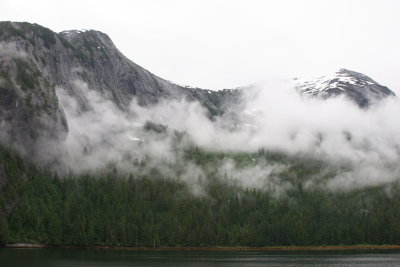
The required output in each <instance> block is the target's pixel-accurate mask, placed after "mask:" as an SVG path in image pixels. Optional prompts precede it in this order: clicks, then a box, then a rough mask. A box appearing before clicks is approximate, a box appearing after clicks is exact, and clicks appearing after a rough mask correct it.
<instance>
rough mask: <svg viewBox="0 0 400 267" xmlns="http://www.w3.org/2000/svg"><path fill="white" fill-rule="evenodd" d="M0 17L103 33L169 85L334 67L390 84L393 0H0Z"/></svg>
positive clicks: (397, 81)
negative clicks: (353, 71)
mask: <svg viewBox="0 0 400 267" xmlns="http://www.w3.org/2000/svg"><path fill="white" fill-rule="evenodd" d="M0 20H11V21H27V22H31V23H38V24H41V25H42V26H45V27H48V28H50V29H52V30H54V31H57V32H58V31H63V30H69V29H82V28H84V29H96V30H99V31H102V32H105V33H107V34H108V35H109V36H110V37H111V39H112V40H113V41H114V43H115V44H116V46H117V47H118V48H119V49H120V50H121V51H122V52H123V53H124V54H125V55H126V56H127V57H128V58H130V59H131V60H132V61H134V62H135V63H137V64H139V65H141V66H143V67H145V68H146V69H148V70H150V71H151V72H153V73H155V74H156V75H158V76H161V77H162V78H165V79H167V80H171V81H173V82H176V83H179V84H185V85H191V86H198V87H202V88H210V89H222V88H235V87H238V86H242V85H247V84H250V83H254V82H257V81H260V80H264V79H270V78H277V77H297V76H304V75H306V76H309V75H310V76H318V75H320V74H324V73H326V72H331V71H334V70H336V69H339V68H341V67H343V68H348V69H351V70H355V71H359V72H362V73H364V74H366V75H368V76H370V77H371V78H373V79H375V80H376V81H378V82H379V83H381V84H383V85H386V86H388V87H389V88H391V89H392V90H394V91H396V92H397V93H399V92H400V31H399V30H400V1H398V0H275V1H267V0H264V1H256V0H244V1H240V0H238V1H234V0H226V1H225V0H221V1H218V0H198V1H194V0H171V1H170V0H158V1H157V0H133V1H128V0H127V1H123V0H113V1H103V0H93V1H91V0H87V1H84V0H80V1H77V0H68V1H60V0H59V1H55V0H35V1H32V0H31V1H29V0H25V1H24V0H0Z"/></svg>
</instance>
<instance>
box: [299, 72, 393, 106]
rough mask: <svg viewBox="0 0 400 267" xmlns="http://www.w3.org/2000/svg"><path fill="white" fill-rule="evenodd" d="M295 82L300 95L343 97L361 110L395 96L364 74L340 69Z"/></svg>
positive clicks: (325, 97) (324, 97) (326, 97)
mask: <svg viewBox="0 0 400 267" xmlns="http://www.w3.org/2000/svg"><path fill="white" fill-rule="evenodd" d="M296 81H297V86H296V87H297V90H298V91H299V93H300V94H301V95H304V96H313V97H317V98H322V99H328V98H332V97H336V96H345V97H347V98H348V99H350V100H352V101H353V102H354V103H356V104H357V105H358V106H359V107H361V108H367V107H369V106H370V105H372V104H375V103H378V102H379V101H380V100H382V99H385V98H386V97H390V96H395V94H394V93H393V92H392V91H391V90H390V89H389V88H387V87H386V86H382V85H380V84H379V83H377V82H376V81H374V80H372V79H371V78H369V77H368V76H366V75H364V74H361V73H358V72H355V71H351V70H347V69H340V70H339V71H337V72H335V73H334V74H333V75H332V76H322V77H319V78H316V79H311V80H306V81H304V80H303V81H302V80H298V79H296Z"/></svg>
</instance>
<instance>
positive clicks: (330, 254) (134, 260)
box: [0, 248, 400, 267]
mask: <svg viewBox="0 0 400 267" xmlns="http://www.w3.org/2000/svg"><path fill="white" fill-rule="evenodd" d="M0 266H4V267H8V266H10V267H12V266H34V267H35V266H41V267H42V266H43V267H46V266H61V267H63V266H74V267H83V266H85V267H86V266H113V267H125V266H383V267H387V266H400V252H398V251H298V252H282V251H275V252H269V251H268V252H266V251H126V250H125V251H116V250H84V249H6V248H3V249H0Z"/></svg>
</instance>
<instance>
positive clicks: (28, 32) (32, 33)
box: [0, 21, 56, 49]
mask: <svg viewBox="0 0 400 267" xmlns="http://www.w3.org/2000/svg"><path fill="white" fill-rule="evenodd" d="M15 25H16V26H15ZM15 25H13V24H12V23H11V22H8V21H4V22H0V37H3V38H4V37H10V38H15V37H20V38H23V39H26V40H28V42H29V43H30V44H32V45H35V39H34V38H35V37H37V38H40V39H41V40H42V41H43V45H44V46H45V47H46V48H47V49H50V48H51V47H52V46H53V45H55V44H56V38H55V33H53V32H52V31H51V30H49V29H47V28H45V27H42V26H40V25H38V24H30V23H27V22H21V23H18V24H15Z"/></svg>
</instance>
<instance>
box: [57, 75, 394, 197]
mask: <svg viewBox="0 0 400 267" xmlns="http://www.w3.org/2000/svg"><path fill="white" fill-rule="evenodd" d="M74 85H75V87H76V88H77V89H78V90H79V91H81V93H82V95H83V96H84V98H85V99H86V101H87V107H86V108H85V109H83V107H81V106H79V104H78V101H76V99H74V97H72V96H70V95H69V94H68V92H67V91H66V90H64V89H63V88H61V87H59V88H57V95H58V97H59V100H60V103H61V106H62V107H63V109H64V112H65V114H66V117H67V120H68V124H69V134H68V137H67V139H66V141H65V144H64V149H65V150H66V151H67V153H65V155H67V156H63V157H62V159H61V161H62V164H63V165H65V166H67V168H69V169H70V170H73V171H74V172H77V173H82V172H96V171H99V170H102V169H104V168H108V167H110V166H114V167H116V168H118V169H120V170H123V171H125V172H133V173H138V174H145V173H148V172H149V170H150V169H152V168H157V170H158V171H160V172H161V173H162V174H163V175H164V176H165V177H171V178H175V179H176V178H179V179H181V180H182V181H185V182H186V183H187V184H188V185H189V188H191V190H192V192H193V193H194V194H195V195H202V194H203V190H202V184H204V183H205V181H206V177H207V175H208V172H207V170H204V169H202V166H199V165H197V164H196V163H194V162H192V161H187V160H186V159H185V149H187V148H188V147H196V148H199V149H201V150H204V151H207V152H209V153H225V154H226V155H230V154H235V153H242V154H243V153H244V154H245V153H248V155H249V160H250V162H254V164H247V165H246V166H237V164H236V163H235V161H233V160H231V159H230V158H229V156H227V157H223V158H222V159H219V160H218V162H217V166H216V170H217V175H218V178H219V179H223V181H224V182H227V183H232V184H235V185H239V186H243V187H250V188H251V187H256V188H260V189H263V190H269V191H272V192H275V193H277V194H279V192H282V191H285V190H287V189H290V188H291V187H292V185H291V184H290V182H288V181H283V180H280V178H279V174H280V173H282V172H284V171H286V170H287V169H288V168H290V163H285V162H278V163H277V162H268V161H267V160H258V159H254V158H252V157H253V155H254V153H257V151H259V150H260V149H264V150H266V151H275V152H279V153H284V154H287V155H289V156H293V157H298V158H314V159H316V160H322V161H323V162H324V163H326V166H327V167H326V168H327V169H326V170H325V171H321V177H322V176H323V173H326V172H329V171H330V170H332V169H333V170H335V171H333V172H332V173H334V175H332V177H330V178H329V179H325V180H323V182H321V177H319V176H318V177H315V176H313V177H307V182H306V184H305V185H306V187H308V188H312V187H314V186H323V187H324V188H327V189H331V190H352V189H355V188H362V187H366V186H373V185H383V184H388V183H391V182H393V181H396V180H397V179H398V178H399V174H400V168H399V167H398V162H399V159H400V138H399V136H400V123H399V119H398V117H396V116H394V114H399V113H400V105H399V100H398V99H397V98H388V99H386V100H384V101H381V102H380V103H378V104H377V105H375V106H372V107H370V108H369V109H360V108H359V107H357V106H356V105H355V104H354V103H352V102H350V101H349V100H347V99H345V98H341V97H337V98H333V99H329V100H324V101H321V100H318V99H311V98H302V97H301V96H300V95H299V94H298V93H297V91H296V90H295V89H294V84H293V83H292V81H291V80H289V79H287V80H270V81H268V82H265V83H263V84H258V85H257V86H254V87H253V88H251V89H246V90H245V91H244V94H243V97H242V101H241V102H240V104H238V105H235V106H231V107H230V108H229V109H228V110H227V111H226V112H225V114H224V115H223V116H221V117H218V118H217V119H215V120H210V119H209V117H208V116H207V111H206V110H205V109H204V108H203V107H202V106H201V105H200V104H199V103H197V102H189V101H186V100H185V99H182V100H171V101H168V100H163V101H162V102H160V103H158V104H156V105H153V106H147V107H142V106H139V105H138V104H137V103H136V101H132V103H131V104H130V106H129V109H128V111H122V110H121V109H119V108H118V107H117V106H116V105H115V104H114V103H113V102H112V101H111V100H110V99H107V97H105V96H102V95H101V94H100V93H98V92H97V91H94V90H89V89H88V87H87V85H86V84H85V83H83V82H82V81H79V80H77V81H75V82H74ZM149 122H151V123H154V124H157V125H161V126H162V127H164V129H165V131H161V132H157V131H149V130H145V128H146V127H145V126H146V123H149ZM177 133H181V134H183V136H184V138H181V139H180V141H179V142H177V138H176V136H177ZM143 162H146V163H145V164H143ZM174 166H175V167H174ZM176 166H179V167H180V168H178V169H179V170H177V168H176Z"/></svg>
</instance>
